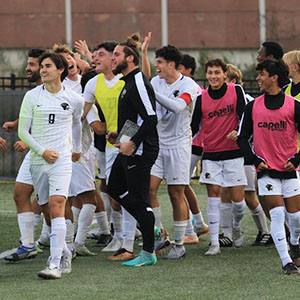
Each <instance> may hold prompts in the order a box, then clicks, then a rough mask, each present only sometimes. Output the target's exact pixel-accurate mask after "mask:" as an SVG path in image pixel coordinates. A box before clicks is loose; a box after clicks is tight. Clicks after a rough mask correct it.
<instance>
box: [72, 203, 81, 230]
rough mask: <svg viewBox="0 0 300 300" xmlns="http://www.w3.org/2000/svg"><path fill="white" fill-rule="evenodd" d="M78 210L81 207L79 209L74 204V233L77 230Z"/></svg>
mask: <svg viewBox="0 0 300 300" xmlns="http://www.w3.org/2000/svg"><path fill="white" fill-rule="evenodd" d="M80 211H81V209H79V208H77V207H75V206H72V213H73V225H74V234H75V233H76V232H77V227H78V218H79V214H80Z"/></svg>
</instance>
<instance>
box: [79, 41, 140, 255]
mask: <svg viewBox="0 0 300 300" xmlns="http://www.w3.org/2000/svg"><path fill="white" fill-rule="evenodd" d="M116 46H117V43H116V42H103V43H101V44H99V45H98V46H97V48H98V53H97V56H96V58H95V64H96V71H97V72H98V73H99V75H97V76H95V77H94V78H93V79H91V80H90V81H89V82H88V83H87V85H86V87H85V91H84V99H85V101H86V104H85V111H88V109H89V107H90V106H91V104H92V103H94V102H95V100H96V101H97V103H98V106H99V109H100V110H101V113H102V114H103V116H104V120H103V121H104V123H103V124H104V125H105V127H104V130H103V134H104V133H105V131H107V132H110V131H111V132H115V131H116V130H117V126H118V99H119V96H120V93H121V90H122V89H123V87H124V81H122V80H120V77H121V74H114V73H113V72H112V66H111V56H112V53H113V50H114V48H115V47H116ZM118 153H119V150H118V148H116V147H114V145H112V144H111V143H109V141H108V142H107V144H106V147H105V162H106V178H107V180H108V179H109V176H110V172H111V168H112V165H113V163H114V161H115V159H116V157H117V155H118ZM111 204H112V222H113V226H114V237H113V239H112V241H111V242H110V243H109V244H108V245H107V246H106V247H105V248H104V249H102V251H103V252H115V253H114V254H113V255H111V256H109V257H108V259H109V260H128V259H132V258H133V257H134V252H133V244H134V239H135V230H136V220H135V218H134V217H133V216H131V215H130V214H129V213H128V212H127V211H126V209H124V208H123V207H122V215H121V214H120V205H119V203H118V202H116V201H115V200H113V199H111ZM122 216H123V224H124V225H123V231H122ZM108 236H109V235H107V234H106V235H105V236H102V237H101V236H100V237H99V242H98V244H100V242H101V243H103V241H102V239H103V238H107V237H108ZM100 239H101V240H100Z"/></svg>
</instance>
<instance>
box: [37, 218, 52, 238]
mask: <svg viewBox="0 0 300 300" xmlns="http://www.w3.org/2000/svg"><path fill="white" fill-rule="evenodd" d="M50 234H51V226H48V224H47V223H46V220H45V218H43V227H42V232H41V235H40V237H39V241H41V242H43V241H44V242H48V240H49V238H50Z"/></svg>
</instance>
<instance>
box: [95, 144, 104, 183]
mask: <svg viewBox="0 0 300 300" xmlns="http://www.w3.org/2000/svg"><path fill="white" fill-rule="evenodd" d="M97 167H98V177H99V178H100V179H105V170H106V166H105V152H102V151H99V150H98V149H97Z"/></svg>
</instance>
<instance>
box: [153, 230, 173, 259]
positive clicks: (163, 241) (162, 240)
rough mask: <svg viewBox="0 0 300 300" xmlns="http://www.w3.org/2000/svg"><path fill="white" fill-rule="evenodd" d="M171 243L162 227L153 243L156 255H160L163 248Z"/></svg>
mask: <svg viewBox="0 0 300 300" xmlns="http://www.w3.org/2000/svg"><path fill="white" fill-rule="evenodd" d="M170 244H171V242H170V239H169V236H168V233H167V231H165V230H164V229H162V232H161V236H160V237H159V238H158V240H157V242H156V243H155V245H154V250H155V253H156V255H157V256H159V255H161V254H162V253H163V252H164V250H165V249H166V248H167V247H168V246H169V245H170Z"/></svg>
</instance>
